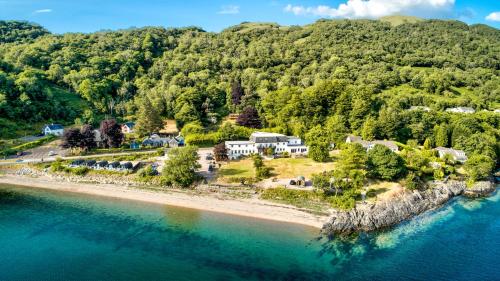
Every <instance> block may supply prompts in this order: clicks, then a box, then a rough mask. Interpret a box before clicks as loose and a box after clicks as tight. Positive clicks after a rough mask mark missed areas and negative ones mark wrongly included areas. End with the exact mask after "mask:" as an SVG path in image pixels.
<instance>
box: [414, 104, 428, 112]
mask: <svg viewBox="0 0 500 281" xmlns="http://www.w3.org/2000/svg"><path fill="white" fill-rule="evenodd" d="M410 110H422V111H430V110H431V109H430V107H428V106H423V105H414V106H411V107H410Z"/></svg>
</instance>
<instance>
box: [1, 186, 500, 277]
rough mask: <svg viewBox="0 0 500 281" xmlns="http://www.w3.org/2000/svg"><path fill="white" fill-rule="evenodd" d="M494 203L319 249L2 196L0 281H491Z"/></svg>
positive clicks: (299, 237) (58, 197)
mask: <svg viewBox="0 0 500 281" xmlns="http://www.w3.org/2000/svg"><path fill="white" fill-rule="evenodd" d="M499 200H500V195H499V193H498V192H497V193H496V194H495V195H494V196H493V197H490V198H488V199H483V200H479V201H477V200H476V201H472V200H467V199H463V198H460V199H458V200H455V201H454V202H452V203H450V204H449V205H447V206H445V207H444V208H442V209H440V210H437V211H434V212H430V213H426V214H425V215H423V216H420V217H418V218H417V219H415V220H412V221H410V222H407V223H404V224H402V225H400V226H398V227H396V228H394V229H393V230H390V231H387V232H383V233H379V234H376V235H375V234H373V235H361V236H359V237H358V238H356V239H352V240H349V241H341V240H339V239H336V240H332V241H327V240H326V239H324V238H322V239H320V238H319V237H318V231H317V230H315V229H312V228H308V227H303V226H299V225H293V224H284V223H276V222H269V221H262V220H253V219H248V218H241V217H235V216H227V215H221V214H215V213H210V212H202V211H195V210H189V209H182V208H173V207H165V206H158V205H147V204H144V203H137V202H131V201H122V200H114V199H109V198H98V197H91V196H84V195H76V194H67V193H58V192H52V191H40V190H36V189H29V188H20V187H13V186H0V280H500V267H499V266H498V262H499V261H500V204H499Z"/></svg>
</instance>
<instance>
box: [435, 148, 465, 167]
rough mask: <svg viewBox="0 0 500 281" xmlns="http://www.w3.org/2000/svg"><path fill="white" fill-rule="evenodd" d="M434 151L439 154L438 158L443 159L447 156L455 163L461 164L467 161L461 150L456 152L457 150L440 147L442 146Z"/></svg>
mask: <svg viewBox="0 0 500 281" xmlns="http://www.w3.org/2000/svg"><path fill="white" fill-rule="evenodd" d="M435 150H436V151H437V152H438V153H439V158H444V157H445V156H446V155H447V154H448V155H450V156H451V157H452V158H453V160H455V161H458V162H462V163H463V162H465V161H467V155H465V152H464V151H463V150H457V149H453V148H447V147H442V146H440V147H436V148H435Z"/></svg>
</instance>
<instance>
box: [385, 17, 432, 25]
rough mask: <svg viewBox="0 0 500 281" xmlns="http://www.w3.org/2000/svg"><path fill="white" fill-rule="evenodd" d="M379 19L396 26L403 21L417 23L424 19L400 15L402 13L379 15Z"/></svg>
mask: <svg viewBox="0 0 500 281" xmlns="http://www.w3.org/2000/svg"><path fill="white" fill-rule="evenodd" d="M379 20H380V21H383V22H388V23H390V24H391V25H392V26H398V25H401V24H404V23H417V22H421V21H424V19H422V18H419V17H412V16H402V15H395V16H386V17H381V18H380V19H379Z"/></svg>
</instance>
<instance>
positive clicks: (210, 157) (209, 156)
mask: <svg viewBox="0 0 500 281" xmlns="http://www.w3.org/2000/svg"><path fill="white" fill-rule="evenodd" d="M205 160H214V157H213V156H212V154H207V156H206V157H205Z"/></svg>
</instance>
